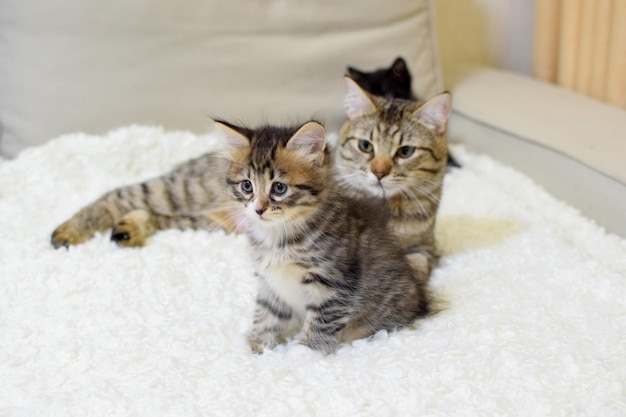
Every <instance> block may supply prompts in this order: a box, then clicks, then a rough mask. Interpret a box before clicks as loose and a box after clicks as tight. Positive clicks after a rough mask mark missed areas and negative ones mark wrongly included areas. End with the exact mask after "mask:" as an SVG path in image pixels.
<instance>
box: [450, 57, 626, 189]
mask: <svg viewBox="0 0 626 417" xmlns="http://www.w3.org/2000/svg"><path fill="white" fill-rule="evenodd" d="M446 88H449V89H450V90H451V91H452V93H453V96H454V109H455V112H456V113H458V114H461V115H463V116H464V117H466V118H470V119H473V120H476V121H480V122H482V123H487V124H490V125H492V126H493V127H495V128H497V129H500V130H502V131H506V132H514V134H516V135H517V136H519V137H522V138H524V139H525V140H527V141H532V142H535V143H537V144H540V145H542V146H544V147H547V148H550V149H552V150H555V151H557V152H560V153H562V154H564V155H567V156H569V157H570V158H574V159H576V160H578V161H581V162H582V163H584V164H586V165H588V166H589V167H591V168H593V169H595V170H597V171H599V172H601V173H603V174H604V175H607V176H609V177H611V178H613V179H615V180H617V181H619V182H621V183H623V184H626V164H625V163H624V158H625V157H626V110H623V109H620V108H618V107H615V106H611V105H608V104H605V103H602V102H600V101H597V100H593V99H591V98H588V97H585V96H583V95H581V94H578V93H574V92H571V91H568V90H565V89H563V88H559V87H557V86H554V85H552V84H547V83H544V82H542V81H537V80H534V79H531V78H527V77H523V76H519V75H516V74H513V73H511V72H507V71H498V70H494V69H487V68H472V67H465V68H462V67H458V68H457V69H456V70H455V71H449V72H447V73H446Z"/></svg>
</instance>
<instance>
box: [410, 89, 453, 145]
mask: <svg viewBox="0 0 626 417" xmlns="http://www.w3.org/2000/svg"><path fill="white" fill-rule="evenodd" d="M451 111H452V96H451V95H450V93H443V94H439V95H438V96H435V97H433V98H431V99H430V100H428V101H427V102H426V103H424V104H423V105H422V107H420V108H419V109H417V110H416V111H415V113H413V117H417V118H418V120H419V121H420V123H422V124H424V125H425V126H427V127H429V128H431V129H433V130H434V131H435V133H437V134H438V135H440V134H442V133H443V132H445V130H446V128H447V126H448V119H449V118H450V112H451Z"/></svg>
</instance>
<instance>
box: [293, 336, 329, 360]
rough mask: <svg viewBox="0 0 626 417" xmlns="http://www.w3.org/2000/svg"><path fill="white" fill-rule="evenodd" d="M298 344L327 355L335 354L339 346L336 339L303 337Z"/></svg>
mask: <svg viewBox="0 0 626 417" xmlns="http://www.w3.org/2000/svg"><path fill="white" fill-rule="evenodd" d="M298 343H300V344H301V345H304V346H307V347H309V348H311V349H313V350H316V351H318V352H321V353H323V354H325V355H328V354H330V353H333V352H335V350H337V345H338V344H339V343H338V341H337V339H336V338H335V337H303V336H300V340H298Z"/></svg>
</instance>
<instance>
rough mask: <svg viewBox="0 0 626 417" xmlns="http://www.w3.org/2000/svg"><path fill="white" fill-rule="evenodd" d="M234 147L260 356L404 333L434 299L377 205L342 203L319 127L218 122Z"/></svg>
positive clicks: (253, 339)
mask: <svg viewBox="0 0 626 417" xmlns="http://www.w3.org/2000/svg"><path fill="white" fill-rule="evenodd" d="M218 126H219V127H220V129H221V130H222V131H223V132H224V135H225V137H226V138H227V141H228V142H229V143H230V148H231V165H230V167H229V169H228V171H227V183H228V189H229V193H230V196H231V198H232V200H233V201H234V202H236V203H238V204H240V206H241V210H242V212H243V214H244V215H245V216H246V217H247V219H248V222H247V224H248V229H247V234H248V238H249V241H250V250H251V254H252V257H253V260H254V265H255V269H256V275H257V277H258V278H259V291H258V295H257V298H256V310H255V314H254V320H253V325H252V330H251V332H250V334H249V338H248V340H249V343H250V346H251V348H252V349H253V351H255V352H260V351H262V350H263V349H264V348H271V347H273V346H275V345H276V344H277V343H280V342H281V341H282V340H284V338H285V336H286V331H287V329H288V328H289V323H290V322H291V320H298V321H300V322H301V324H302V327H301V331H300V334H299V338H298V340H299V342H300V343H302V344H304V345H307V346H309V347H311V348H313V349H316V350H320V351H322V352H325V353H329V352H333V351H334V350H335V348H336V347H337V345H338V344H339V343H341V342H349V341H352V340H354V339H357V338H361V337H365V336H368V335H370V334H373V333H374V332H375V331H377V330H380V329H393V328H396V327H398V326H405V325H408V324H409V323H411V322H412V321H413V320H414V319H415V318H417V317H420V316H424V315H425V314H427V313H428V312H429V308H430V307H429V306H430V304H429V298H428V294H427V291H426V288H425V284H424V282H423V281H422V280H420V279H418V278H416V276H415V274H414V271H413V270H412V268H411V266H410V265H409V263H408V261H407V259H406V257H405V251H404V250H403V249H402V248H401V247H400V245H399V244H398V243H397V241H396V239H395V237H394V236H393V235H392V234H391V233H390V231H389V229H388V227H387V219H388V217H387V216H388V213H387V212H386V211H385V210H384V208H383V209H381V206H380V205H379V204H376V203H375V202H374V204H372V202H371V201H365V200H359V199H355V198H351V197H348V196H346V194H345V192H344V191H343V190H342V189H341V188H340V187H339V186H338V185H337V183H336V180H335V174H334V163H333V155H332V153H331V152H330V150H329V149H328V148H327V147H326V142H325V132H324V129H323V127H322V126H321V125H320V124H319V123H317V122H308V123H306V124H304V125H303V126H301V127H296V128H292V129H284V128H275V127H263V128H259V129H256V130H250V129H243V128H239V127H235V126H233V125H230V124H227V123H218Z"/></svg>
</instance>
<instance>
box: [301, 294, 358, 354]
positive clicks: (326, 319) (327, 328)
mask: <svg viewBox="0 0 626 417" xmlns="http://www.w3.org/2000/svg"><path fill="white" fill-rule="evenodd" d="M345 301H346V298H345V297H343V296H341V294H339V293H335V294H332V295H331V296H330V297H328V298H326V299H324V300H321V301H320V302H319V303H312V304H309V305H307V306H306V316H305V319H304V323H303V325H302V330H301V332H300V336H299V342H300V343H301V344H303V345H305V346H308V347H310V348H311V349H314V350H318V351H321V352H323V353H325V354H328V353H333V352H334V351H335V350H336V349H337V345H339V343H340V342H341V340H340V335H341V332H342V330H344V329H345V328H346V326H347V325H348V323H349V321H350V315H351V312H350V308H349V307H348V306H347V305H346V303H345Z"/></svg>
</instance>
